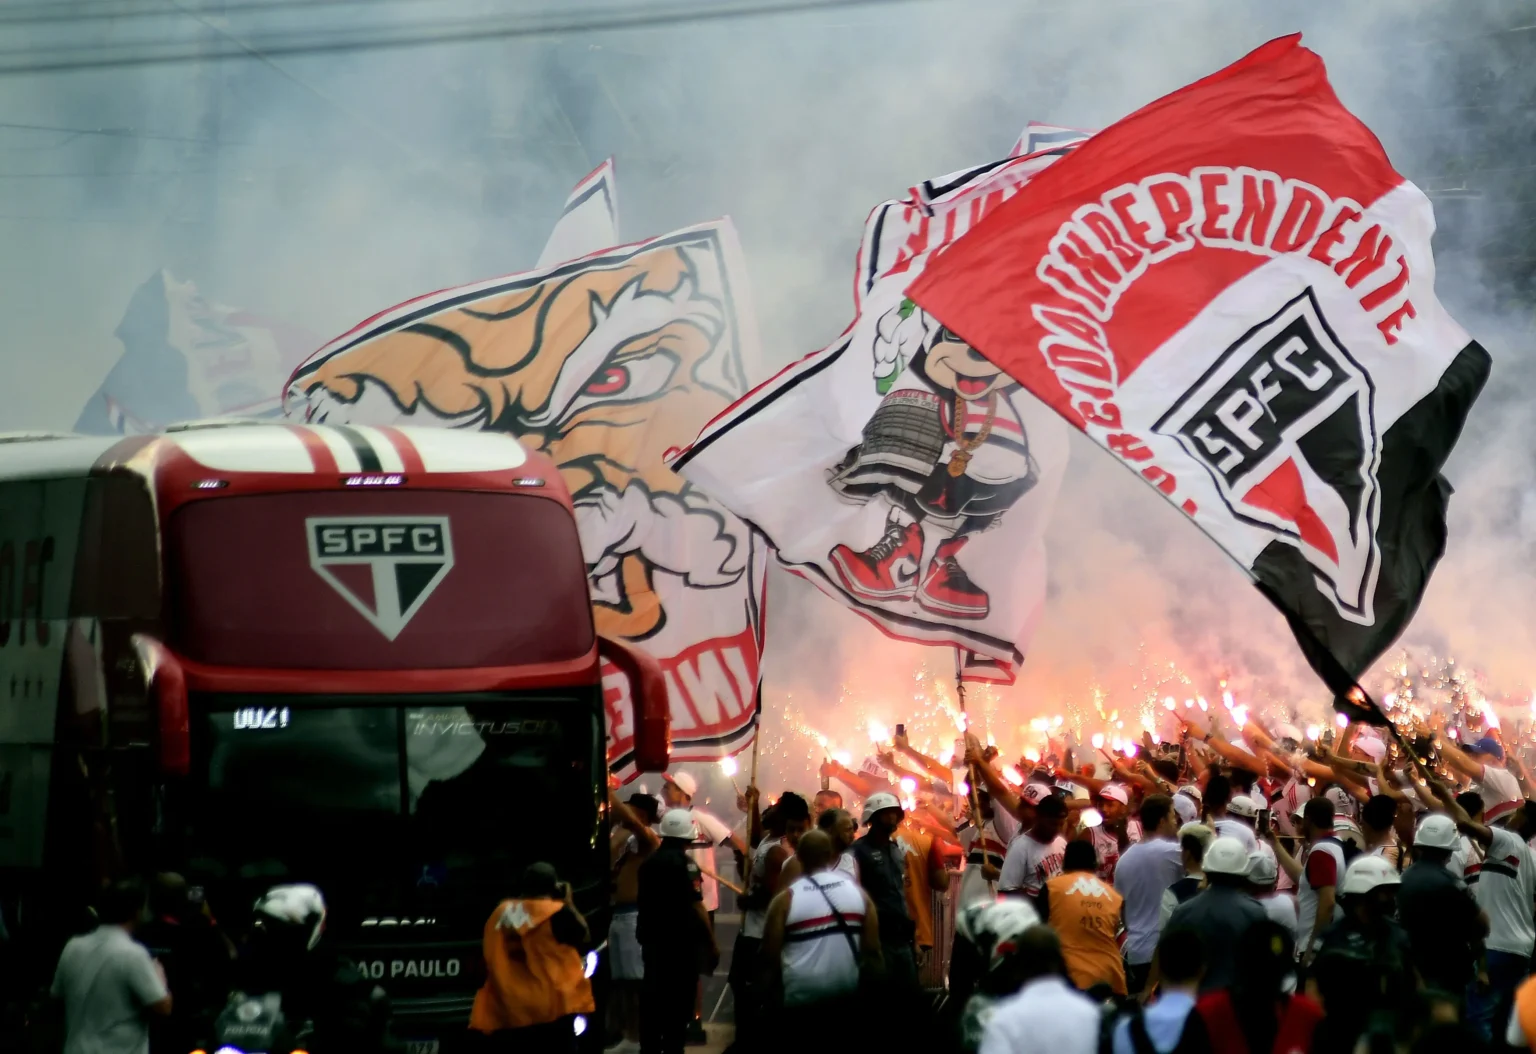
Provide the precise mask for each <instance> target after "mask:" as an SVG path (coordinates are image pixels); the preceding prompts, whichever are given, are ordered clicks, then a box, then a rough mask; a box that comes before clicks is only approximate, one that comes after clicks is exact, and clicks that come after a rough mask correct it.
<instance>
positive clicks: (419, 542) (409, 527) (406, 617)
mask: <svg viewBox="0 0 1536 1054" xmlns="http://www.w3.org/2000/svg"><path fill="white" fill-rule="evenodd" d="M304 526H305V529H306V531H307V532H308V535H309V566H310V567H313V568H314V569H315V573H316V574H318V575H319V576H320V577H321V578H323V579H325V580H326V582H328V583H330V586H331V588H333V589H335V590H336V592H338V593H340V594H341V596H342V598H343V599H345V600H346V602H347V603H349V604H351V605H352V607H353V608H355V609H356V610H357V612H358V614H360V615H362V616H363V617H364V618H365V619H367V620H368V621H369V622H371V623H373V625H374V628H375V629H377V630H378V631H379V632H380V633H382V634H384V636H386V637H388V638H389V639H390V640H394V639H395V638H396V637H398V636H399V635H400V631H401V630H403V629H405V627H406V624H407V623H408V622H410V621H411V618H412V617H413V616H414V615H415V614H416V612H418V611H420V610H421V606H422V605H423V604H425V603H426V602H427V597H429V596H431V595H432V591H433V590H434V589H436V588H437V586H438V583H439V582H441V581H442V580H443V579H444V578H446V577H447V576H448V572H449V571H450V570H452V569H453V539H452V537H451V536H450V535H449V533H448V517H446V516H334V517H332V516H314V517H310V518H309V519H306V520H305V521H304Z"/></svg>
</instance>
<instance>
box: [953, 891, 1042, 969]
mask: <svg viewBox="0 0 1536 1054" xmlns="http://www.w3.org/2000/svg"><path fill="white" fill-rule="evenodd" d="M1038 925H1040V913H1039V912H1037V911H1036V910H1035V909H1034V906H1033V905H1032V904H1030V903H1029V902H1028V901H1026V900H1024V899H1022V898H1020V897H1007V898H1004V899H1003V900H986V901H982V902H980V903H977V904H971V905H969V906H968V907H966V908H965V909H964V910H963V911H961V912H960V915H959V917H958V918H957V919H956V921H955V928H956V929H957V930H958V931H959V934H960V936H961V937H963V938H964V939H965V940H967V941H969V942H970V944H971V947H973V948H975V949H976V950H977V951H978V952H979V953H981V954H982V955H983V956H985V957H986V959H987V966H988V969H992V968H995V967H997V966H999V965H1001V964H1002V963H1004V962H1006V961H1007V959H1008V956H1010V955H1011V954H1013V952H1014V950H1015V949H1016V948H1017V947H1018V938H1019V935H1020V934H1021V933H1023V932H1024V931H1025V930H1027V929H1029V928H1030V927H1031V926H1038Z"/></svg>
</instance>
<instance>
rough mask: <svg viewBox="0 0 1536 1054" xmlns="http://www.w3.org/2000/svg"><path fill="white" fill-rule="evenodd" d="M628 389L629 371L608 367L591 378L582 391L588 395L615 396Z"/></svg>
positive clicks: (618, 367) (617, 367)
mask: <svg viewBox="0 0 1536 1054" xmlns="http://www.w3.org/2000/svg"><path fill="white" fill-rule="evenodd" d="M628 387H629V371H628V370H627V369H625V368H624V367H623V366H609V367H608V368H607V369H606V370H604V371H603V372H602V373H600V374H598V375H597V376H596V377H594V378H592V380H591V381H589V382H588V383H587V386H586V388H584V389H583V391H585V392H586V394H588V395H617V394H618V393H619V392H622V391H623V390H624V389H625V388H628Z"/></svg>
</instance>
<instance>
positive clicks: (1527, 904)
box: [1476, 827, 1536, 955]
mask: <svg viewBox="0 0 1536 1054" xmlns="http://www.w3.org/2000/svg"><path fill="white" fill-rule="evenodd" d="M1476 888H1477V904H1478V906H1479V907H1480V908H1482V909H1483V910H1484V911H1486V912H1487V913H1488V936H1487V938H1485V939H1484V941H1483V944H1484V945H1485V946H1486V947H1487V948H1488V949H1489V950H1490V951H1496V952H1508V953H1510V954H1511V955H1530V954H1531V951H1532V949H1533V948H1536V921H1533V919H1532V917H1531V916H1532V911H1533V910H1536V908H1533V907H1532V904H1533V901H1536V853H1532V851H1531V847H1530V846H1528V845H1526V844H1525V842H1523V841H1521V839H1520V837H1519V836H1518V835H1515V834H1511V833H1510V832H1509V831H1506V830H1504V829H1503V828H1500V827H1495V828H1493V841H1492V843H1490V844H1489V846H1488V855H1487V857H1485V858H1484V860H1483V866H1482V870H1481V871H1479V872H1478V879H1477V887H1476Z"/></svg>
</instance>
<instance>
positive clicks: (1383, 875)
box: [1339, 856, 1403, 897]
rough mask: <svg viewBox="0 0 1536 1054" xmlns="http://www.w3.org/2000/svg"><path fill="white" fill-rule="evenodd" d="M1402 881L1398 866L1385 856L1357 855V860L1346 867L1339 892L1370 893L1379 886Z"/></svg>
mask: <svg viewBox="0 0 1536 1054" xmlns="http://www.w3.org/2000/svg"><path fill="white" fill-rule="evenodd" d="M1402 881H1403V880H1402V878H1401V877H1400V876H1399V875H1398V873H1397V868H1395V867H1393V866H1392V865H1391V864H1389V863H1387V861H1386V859H1385V858H1384V857H1379V856H1357V857H1355V862H1354V863H1352V864H1350V865H1349V867H1348V868H1347V869H1345V871H1344V882H1343V884H1342V885H1341V886H1340V887H1339V892H1340V893H1342V894H1343V895H1344V896H1346V897H1350V896H1354V895H1355V894H1357V893H1369V892H1370V891H1371V890H1373V889H1375V888H1377V887H1378V886H1397V885H1401V884H1402Z"/></svg>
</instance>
